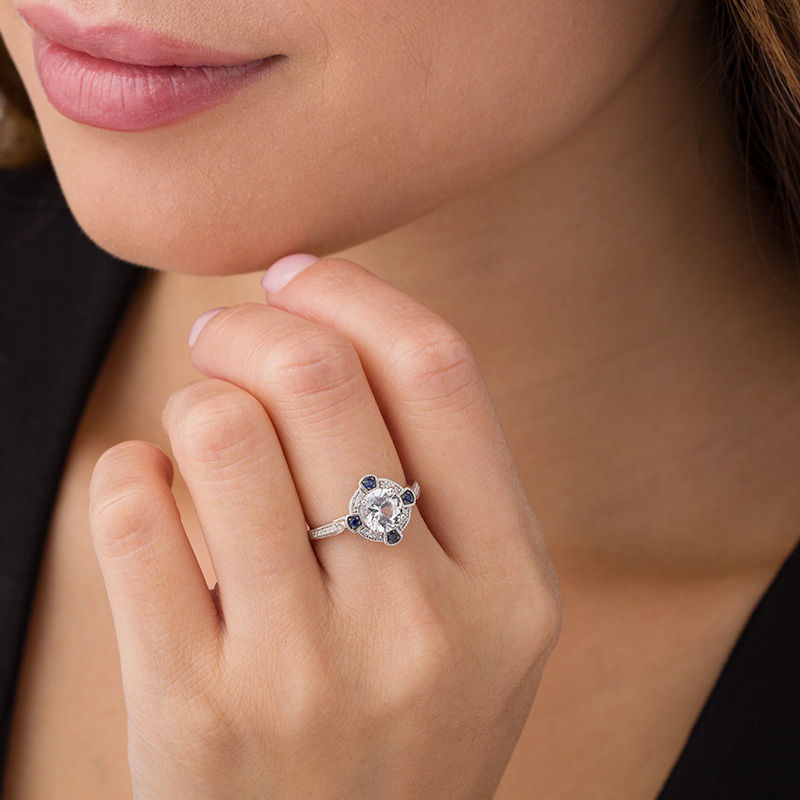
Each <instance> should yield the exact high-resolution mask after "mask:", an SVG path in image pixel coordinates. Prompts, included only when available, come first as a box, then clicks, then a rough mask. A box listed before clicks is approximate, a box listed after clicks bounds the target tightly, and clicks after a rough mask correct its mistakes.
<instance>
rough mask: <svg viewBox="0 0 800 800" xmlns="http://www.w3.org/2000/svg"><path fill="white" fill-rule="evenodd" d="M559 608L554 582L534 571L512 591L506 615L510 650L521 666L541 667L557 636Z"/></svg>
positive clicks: (559, 616) (558, 594) (560, 615)
mask: <svg viewBox="0 0 800 800" xmlns="http://www.w3.org/2000/svg"><path fill="white" fill-rule="evenodd" d="M561 621H562V606H561V592H560V590H559V587H558V583H557V582H556V581H554V580H550V579H548V578H546V577H543V576H542V575H541V572H540V571H539V572H537V573H536V575H533V574H532V575H531V576H530V577H529V578H528V580H526V581H525V583H524V585H522V586H519V587H518V588H517V589H516V591H515V592H514V602H513V606H512V608H511V609H510V611H509V612H508V616H507V627H506V630H507V631H508V634H509V638H510V648H511V652H512V653H517V654H518V655H519V658H520V659H521V661H522V663H523V664H526V665H532V666H536V667H541V666H542V665H543V664H544V661H545V660H546V659H547V657H548V656H549V655H550V653H551V652H552V651H553V648H554V647H555V646H556V643H557V642H558V638H559V635H560V633H561Z"/></svg>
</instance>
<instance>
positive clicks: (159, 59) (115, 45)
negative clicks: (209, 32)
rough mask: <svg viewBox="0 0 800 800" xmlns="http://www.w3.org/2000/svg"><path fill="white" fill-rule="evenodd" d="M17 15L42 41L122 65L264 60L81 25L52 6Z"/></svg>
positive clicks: (108, 26) (140, 32)
mask: <svg viewBox="0 0 800 800" xmlns="http://www.w3.org/2000/svg"><path fill="white" fill-rule="evenodd" d="M17 11H18V13H19V15H20V16H21V17H22V18H23V19H24V20H25V22H27V23H28V25H30V26H31V28H33V29H34V30H35V31H36V32H37V33H39V34H41V35H42V36H44V37H45V38H46V39H50V40H51V41H53V42H57V43H58V44H61V45H63V46H64V47H68V48H70V49H71V50H78V51H80V52H83V53H88V54H89V55H91V56H95V57H96V58H106V59H109V60H111V61H120V62H123V63H125V64H140V65H143V66H149V67H159V66H182V67H201V66H206V67H211V66H237V65H239V64H248V63H250V62H252V61H256V60H259V59H261V58H263V57H264V56H255V57H254V56H244V55H242V54H237V53H226V52H223V51H221V50H217V49H216V48H212V47H206V46H204V45H200V44H196V43H192V42H187V41H183V40H180V39H176V38H174V37H172V36H167V35H165V34H162V33H157V32H155V31H149V30H144V29H142V28H136V27H134V26H132V25H128V24H126V23H120V22H116V21H110V22H104V23H101V24H87V25H81V24H80V23H78V22H76V21H75V20H73V19H72V18H71V17H70V16H69V15H68V14H66V13H65V12H64V11H61V10H60V9H57V8H53V7H52V6H43V5H32V6H27V7H25V8H19V9H18V10H17Z"/></svg>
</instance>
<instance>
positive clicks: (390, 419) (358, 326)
mask: <svg viewBox="0 0 800 800" xmlns="http://www.w3.org/2000/svg"><path fill="white" fill-rule="evenodd" d="M290 259H292V257H291V256H290V257H287V259H286V260H284V259H281V260H280V261H278V262H276V264H275V265H273V266H274V267H277V269H276V270H273V269H272V268H271V269H270V270H269V271H268V274H269V277H266V276H265V280H264V285H265V288H267V287H270V286H273V287H274V286H276V284H278V285H279V280H276V278H278V279H279V278H280V270H281V269H286V270H287V272H289V273H290V272H295V270H296V263H297V262H296V260H295V261H294V262H293V261H292V260H290ZM281 262H283V264H282V263H281ZM293 263H294V264H295V267H294V268H293V266H292V265H293ZM267 301H268V303H269V304H270V305H272V306H275V307H277V308H282V309H284V310H286V311H289V312H291V313H294V314H297V315H299V316H302V317H305V318H306V319H309V320H311V321H313V322H319V323H322V324H324V325H328V326H330V327H332V328H336V329H338V330H339V331H340V332H341V333H343V334H344V335H346V336H347V337H348V338H349V339H350V340H351V341H352V343H353V345H354V347H355V348H356V351H357V352H358V355H359V358H360V359H361V362H362V365H363V367H364V372H365V373H366V375H367V378H368V380H369V383H370V385H371V387H372V390H373V393H374V394H375V397H376V399H377V400H378V404H379V406H380V408H381V411H382V412H383V415H384V418H385V420H386V424H387V427H388V428H389V430H390V432H391V435H392V439H393V441H394V443H395V446H396V448H397V452H398V454H399V456H400V459H401V461H402V463H403V466H404V468H405V470H406V474H408V475H414V476H418V478H419V482H420V486H421V489H422V492H421V496H420V499H419V501H418V503H419V506H420V509H421V511H422V515H423V517H424V518H425V520H426V522H427V523H428V526H429V527H430V529H431V530H432V532H433V533H434V535H435V536H436V538H437V539H438V540H439V542H440V544H441V545H442V547H443V548H444V550H445V551H446V552H447V553H448V554H449V555H450V556H451V558H453V559H454V560H455V561H457V562H459V563H461V564H462V565H464V566H469V564H470V562H476V561H477V562H478V563H479V564H480V565H481V566H483V565H485V564H486V562H487V561H502V562H504V563H506V564H507V562H508V559H509V558H513V557H514V552H515V547H520V546H521V547H523V548H526V549H527V552H528V553H529V552H530V547H531V544H533V545H534V547H535V548H536V550H537V552H540V553H542V555H543V554H544V550H543V544H542V541H541V535H540V531H539V526H538V521H536V519H535V516H534V515H533V512H532V511H531V512H530V516H528V517H527V518H526V519H521V518H520V511H521V510H523V513H524V510H525V509H529V504H528V500H527V496H526V494H525V490H524V487H523V485H522V481H521V479H520V477H519V474H518V472H517V469H516V467H515V465H514V462H513V459H512V457H511V453H510V450H509V447H508V442H507V440H506V438H505V434H504V432H503V429H502V426H501V423H500V420H499V419H498V416H497V413H496V411H495V408H494V404H493V402H492V400H491V397H490V395H489V390H488V387H487V386H486V382H485V380H484V378H483V375H482V373H481V371H480V368H479V366H478V363H477V360H476V359H475V355H474V353H473V351H472V348H471V347H470V345H469V344H468V343H467V341H466V340H465V339H464V337H463V336H462V335H461V334H460V333H459V331H458V330H457V329H456V328H455V327H454V326H452V325H451V324H450V323H449V322H447V321H446V320H445V319H444V318H443V317H441V316H440V315H438V314H436V313H435V312H433V311H431V310H430V309H428V308H426V307H425V306H424V305H422V304H421V303H419V302H418V301H416V300H414V299H413V298H411V297H409V296H408V295H406V294H405V293H403V292H401V291H400V290H399V289H397V288H396V287H394V286H392V285H391V284H389V283H387V282H386V281H384V280H382V279H380V278H379V277H378V276H376V275H374V274H373V273H371V272H369V271H368V270H366V269H364V268H363V267H362V266H360V265H359V264H356V263H355V262H353V261H349V260H347V259H343V258H325V259H321V260H319V261H317V262H314V263H312V264H311V265H310V266H308V267H306V268H304V269H303V270H302V271H301V272H300V273H295V277H293V278H292V279H291V280H290V282H289V283H288V284H286V285H285V286H283V287H282V288H280V289H279V290H278V291H270V290H269V288H267ZM500 537H502V541H499V539H500ZM516 552H520V551H519V550H516Z"/></svg>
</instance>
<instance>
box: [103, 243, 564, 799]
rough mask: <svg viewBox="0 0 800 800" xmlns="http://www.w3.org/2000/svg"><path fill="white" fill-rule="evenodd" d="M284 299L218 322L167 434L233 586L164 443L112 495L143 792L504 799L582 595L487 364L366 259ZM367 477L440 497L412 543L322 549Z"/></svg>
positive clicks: (109, 488)
mask: <svg viewBox="0 0 800 800" xmlns="http://www.w3.org/2000/svg"><path fill="white" fill-rule="evenodd" d="M268 302H269V305H261V304H258V303H246V304H242V305H238V306H233V307H231V308H227V309H224V310H222V311H219V312H218V313H217V314H216V315H215V316H212V317H211V318H210V319H209V320H208V322H207V323H206V325H205V327H204V328H203V329H202V331H201V332H200V334H199V337H198V338H197V341H196V343H195V344H194V347H193V348H192V350H191V359H192V362H193V363H194V364H195V366H196V367H197V368H198V369H199V370H200V371H201V372H202V373H203V374H204V375H206V376H208V377H207V378H203V379H201V380H199V381H197V382H195V383H192V384H190V385H188V386H186V387H184V388H183V389H181V390H180V391H178V392H176V393H175V394H173V395H172V396H171V397H170V398H169V400H168V402H167V404H166V407H165V409H164V414H163V422H164V427H165V429H166V431H167V433H168V435H169V439H170V444H171V446H172V450H173V455H174V458H175V461H176V463H177V465H178V467H179V468H180V471H181V473H182V475H183V477H184V478H185V480H186V483H187V485H188V487H189V490H190V492H191V496H192V500H193V502H194V504H195V506H196V509H197V513H198V516H199V519H200V522H201V525H202V529H203V532H204V535H205V537H206V540H207V543H208V548H209V552H210V555H211V558H212V562H213V565H214V570H215V573H216V576H217V579H218V583H217V586H216V587H215V591H213V592H212V591H209V589H208V586H207V585H206V582H205V580H204V578H203V575H202V573H201V571H200V568H199V566H198V563H197V561H196V559H195V556H194V554H193V551H192V549H191V546H190V544H189V541H188V539H187V537H186V534H185V531H184V529H183V527H182V524H181V520H180V517H179V514H178V510H177V507H176V504H175V500H174V497H173V494H172V492H171V488H170V487H171V484H172V466H171V463H170V461H169V458H168V457H167V456H166V455H165V454H164V453H163V452H162V451H161V450H160V449H159V448H157V447H156V446H155V445H153V444H151V443H149V442H140V441H127V442H122V443H120V444H117V445H115V446H114V447H112V448H110V449H108V450H106V451H105V452H104V453H103V455H102V456H101V457H100V459H99V460H98V462H97V464H96V466H95V470H94V473H93V476H92V482H91V488H90V509H89V516H90V527H91V531H92V536H93V540H94V545H95V549H96V552H97V556H98V559H99V562H100V566H101V568H102V571H103V577H104V580H105V584H106V588H107V591H108V596H109V601H110V604H111V610H112V613H113V618H114V626H115V629H116V634H117V640H118V644H119V651H120V659H121V667H122V678H123V686H124V690H125V702H126V707H127V713H128V735H129V747H128V756H129V765H130V770H131V777H132V783H133V790H134V796H135V797H136V798H138V800H144V799H145V798H148V799H149V798H164V799H166V798H168V799H169V800H183V798H187V799H188V798H191V800H199V799H200V798H204V799H205V798H209V799H213V800H240V799H243V798H248V799H250V798H259V799H262V798H263V799H268V800H273V798H291V800H300V799H301V798H302V799H303V800H306V798H315V800H316V799H318V800H334V798H335V799H336V800H349V799H351V798H353V799H355V798H365V799H366V798H368V799H369V800H383V799H384V798H387V799H388V798H398V799H399V798H402V800H411V799H412V798H424V799H425V800H440V799H442V800H443V799H444V798H447V799H448V800H450V798H454V799H456V798H457V799H458V800H461V799H462V798H490V797H492V795H493V794H494V791H495V789H496V787H497V785H498V783H499V781H500V778H501V777H502V774H503V771H504V769H505V766H506V764H507V762H508V760H509V758H510V757H511V753H512V751H513V749H514V746H515V744H516V742H517V739H518V738H519V735H520V733H521V731H522V727H523V725H524V723H525V721H526V719H527V716H528V713H529V710H530V707H531V704H532V702H533V698H534V694H535V692H536V688H537V685H538V683H539V679H540V676H541V673H542V669H543V667H544V663H545V660H546V659H547V656H548V655H549V653H550V651H551V649H552V648H553V646H554V644H555V641H556V638H557V635H558V629H559V625H560V601H559V594H558V588H557V583H556V580H555V576H554V573H553V570H552V566H551V564H550V561H549V559H548V556H547V553H546V550H545V547H544V544H543V540H542V535H541V531H540V527H539V524H538V521H537V519H536V516H535V514H534V512H533V510H532V509H531V507H530V504H529V502H528V499H527V497H526V495H525V491H524V489H523V486H522V484H521V481H520V478H519V476H518V474H517V471H516V469H515V467H514V464H513V462H512V460H511V456H510V453H509V450H508V446H507V443H506V440H505V438H504V435H503V431H502V428H501V425H500V423H499V421H498V419H497V416H496V414H495V411H494V407H493V405H492V402H491V400H490V397H489V394H488V392H487V388H486V385H485V383H484V380H483V378H482V375H481V373H480V370H479V368H478V365H477V364H476V362H475V358H474V356H473V353H472V351H471V349H470V348H469V346H468V344H467V343H466V342H465V341H464V339H463V338H462V337H461V335H460V334H459V333H458V332H457V331H456V330H455V328H453V327H452V326H451V325H450V324H448V323H447V322H446V321H444V320H443V319H442V318H441V317H439V316H437V315H436V314H434V313H433V312H431V311H430V310H428V309H427V308H425V307H424V306H422V305H420V304H419V303H417V302H416V301H414V300H413V299H411V298H409V297H408V296H406V295H405V294H403V293H402V292H400V291H399V290H397V289H396V288H394V287H392V286H390V285H389V284H387V283H386V282H385V281H382V280H380V279H379V278H377V277H376V276H375V275H373V274H371V273H370V272H368V271H367V270H365V269H364V268H362V267H361V266H359V265H358V264H355V263H353V262H351V261H347V260H345V259H337V258H327V259H323V260H321V261H318V262H316V263H314V264H312V265H311V266H309V267H308V268H306V269H305V270H304V271H302V272H301V273H300V274H298V275H297V276H296V277H295V278H294V279H293V280H292V281H291V282H290V283H289V284H288V285H287V286H286V287H285V288H283V289H281V290H280V291H279V292H277V293H272V294H269V295H268ZM366 474H373V475H377V476H378V477H388V478H391V479H393V480H395V481H397V482H398V483H400V484H401V485H402V486H408V485H410V484H411V483H412V482H413V481H414V480H417V481H418V482H419V484H420V489H421V490H420V496H419V500H418V502H417V505H416V507H414V508H413V510H412V513H411V519H410V522H409V524H408V527H407V528H406V529H405V531H404V532H403V538H402V540H401V541H400V542H399V543H398V544H396V545H394V546H387V545H386V544H383V543H380V542H372V541H368V540H366V539H364V538H362V537H361V536H359V535H358V534H356V533H354V532H352V531H349V530H348V531H344V532H343V533H340V534H338V535H336V536H333V537H330V538H327V539H318V540H315V541H313V542H312V541H310V540H309V538H308V534H307V526H306V522H308V524H309V525H311V526H318V525H322V524H324V523H327V522H329V521H332V520H333V519H336V518H338V517H341V516H343V515H345V514H347V513H348V503H349V500H350V497H351V496H352V494H353V492H354V491H355V489H356V486H357V483H358V480H359V478H361V476H363V475H366Z"/></svg>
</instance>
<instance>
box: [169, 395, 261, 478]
mask: <svg viewBox="0 0 800 800" xmlns="http://www.w3.org/2000/svg"><path fill="white" fill-rule="evenodd" d="M180 391H181V392H183V393H184V394H183V397H182V398H180V399H179V400H178V401H177V403H178V404H179V405H180V406H181V412H180V413H178V414H177V416H176V417H175V418H174V419H175V421H174V423H173V430H174V433H175V435H176V436H177V437H178V438H179V440H180V443H181V446H182V449H183V450H184V451H185V452H186V453H187V455H188V456H189V457H190V458H194V459H201V460H203V461H206V462H208V463H214V462H217V461H219V460H220V459H222V460H227V459H228V458H229V457H230V454H231V452H232V451H236V450H240V449H249V446H250V445H251V444H252V440H253V436H254V435H255V433H256V432H257V431H258V430H259V426H261V425H263V424H264V421H265V418H266V411H265V410H264V407H263V406H262V405H261V403H260V402H259V401H258V400H257V399H256V398H255V397H253V395H251V394H250V393H249V392H246V391H245V390H244V389H239V388H238V387H236V386H233V385H231V384H226V383H225V382H224V381H218V380H209V381H208V382H205V381H200V382H199V383H197V384H192V385H190V386H188V387H185V388H184V389H182V390H180Z"/></svg>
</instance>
